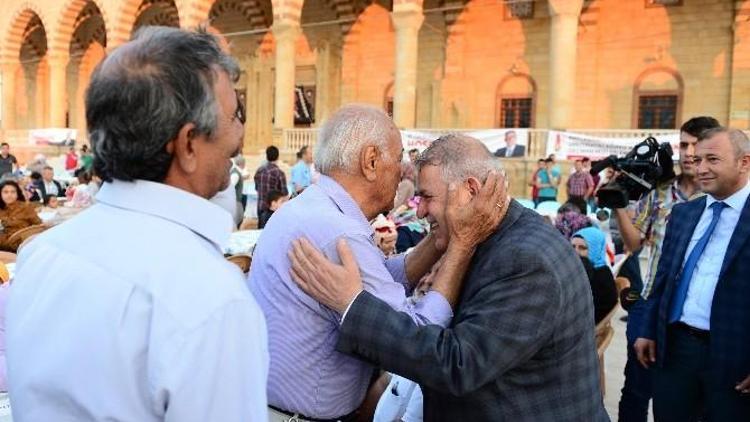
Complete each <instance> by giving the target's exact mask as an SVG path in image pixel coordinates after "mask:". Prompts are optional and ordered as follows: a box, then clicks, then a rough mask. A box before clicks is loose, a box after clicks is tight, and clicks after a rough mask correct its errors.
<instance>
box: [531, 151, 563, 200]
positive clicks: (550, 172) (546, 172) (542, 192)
mask: <svg viewBox="0 0 750 422" xmlns="http://www.w3.org/2000/svg"><path fill="white" fill-rule="evenodd" d="M544 164H545V167H544V168H542V169H541V170H540V171H539V174H538V175H537V187H538V188H539V203H542V202H545V201H557V186H558V185H559V184H560V172H559V171H558V172H557V173H556V172H555V169H554V167H553V164H554V161H552V158H547V159H546V160H544Z"/></svg>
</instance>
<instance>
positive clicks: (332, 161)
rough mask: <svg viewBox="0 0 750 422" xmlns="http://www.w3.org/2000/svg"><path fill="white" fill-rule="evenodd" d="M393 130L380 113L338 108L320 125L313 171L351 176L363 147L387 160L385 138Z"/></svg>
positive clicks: (359, 107) (357, 107) (365, 108)
mask: <svg viewBox="0 0 750 422" xmlns="http://www.w3.org/2000/svg"><path fill="white" fill-rule="evenodd" d="M394 131H395V132H396V134H397V135H398V136H399V137H400V134H399V133H398V129H397V128H396V126H395V125H394V124H393V121H392V120H391V118H390V117H388V115H387V114H385V112H383V110H381V109H379V108H376V107H373V106H370V105H365V104H349V105H346V106H344V107H342V108H340V109H339V110H338V111H336V113H334V114H333V116H331V117H330V118H329V119H328V121H326V122H325V124H323V126H322V127H321V128H320V131H319V133H318V142H317V143H316V145H315V168H317V169H318V171H319V172H320V173H321V174H325V175H330V174H331V172H333V171H335V170H343V171H345V172H347V173H353V172H354V171H355V166H356V165H357V163H358V162H359V154H360V153H361V151H362V149H363V148H366V147H368V146H376V147H378V149H380V151H381V153H382V154H383V158H384V159H385V160H388V159H389V153H388V139H389V137H390V136H392V135H393V133H394Z"/></svg>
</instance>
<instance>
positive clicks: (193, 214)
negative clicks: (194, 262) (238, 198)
mask: <svg viewBox="0 0 750 422" xmlns="http://www.w3.org/2000/svg"><path fill="white" fill-rule="evenodd" d="M96 200H97V201H98V202H101V203H104V204H107V205H111V206H113V207H117V208H123V209H126V210H130V211H135V212H137V213H141V214H148V215H152V216H155V217H159V218H163V219H165V220H168V221H171V222H173V223H175V224H179V225H181V226H184V227H186V228H187V229H189V230H191V231H193V232H194V233H196V234H197V235H199V236H201V237H203V238H205V239H206V240H208V241H209V242H211V243H213V244H214V245H215V246H216V247H217V248H219V250H220V251H222V252H223V251H224V249H225V248H226V246H227V244H228V242H229V236H230V234H231V233H232V218H231V216H230V215H229V214H227V212H226V211H225V210H224V209H222V208H221V207H219V206H218V205H215V204H213V203H211V202H209V201H208V200H206V199H203V198H201V197H199V196H197V195H194V194H192V193H190V192H187V191H185V190H182V189H178V188H175V187H172V186H169V185H166V184H164V183H156V182H149V181H145V180H137V181H135V182H124V181H120V180H115V181H113V182H111V183H104V186H102V188H101V189H100V190H99V193H98V194H97V195H96Z"/></svg>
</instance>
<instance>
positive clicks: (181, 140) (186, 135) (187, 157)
mask: <svg viewBox="0 0 750 422" xmlns="http://www.w3.org/2000/svg"><path fill="white" fill-rule="evenodd" d="M197 141H198V136H196V130H195V124H193V123H187V124H186V125H185V126H183V127H182V128H180V131H179V132H177V136H176V137H175V138H174V139H172V140H171V141H170V142H169V143H168V144H167V152H171V153H172V156H173V157H174V159H173V160H174V162H175V163H176V164H177V166H178V167H179V168H180V170H182V172H184V173H188V174H190V173H193V172H195V170H196V169H197V168H198V159H197V156H198V155H197V153H196V149H195V146H196V144H195V143H196V142H197Z"/></svg>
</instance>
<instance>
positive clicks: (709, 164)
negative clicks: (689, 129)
mask: <svg viewBox="0 0 750 422" xmlns="http://www.w3.org/2000/svg"><path fill="white" fill-rule="evenodd" d="M694 161H695V174H696V177H697V178H698V183H699V184H700V186H701V190H702V191H703V192H705V193H708V194H710V195H711V196H713V197H714V198H716V199H718V200H722V199H726V198H727V197H729V196H731V195H732V194H733V193H735V192H737V191H738V190H740V189H742V187H743V186H745V185H746V184H747V180H748V173H749V172H750V154H739V155H738V154H737V151H735V149H734V146H733V145H732V142H731V141H730V139H729V134H728V133H726V132H720V133H717V134H716V135H714V136H712V137H711V138H708V139H704V140H702V141H700V142H698V144H697V146H696V148H695V159H694Z"/></svg>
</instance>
